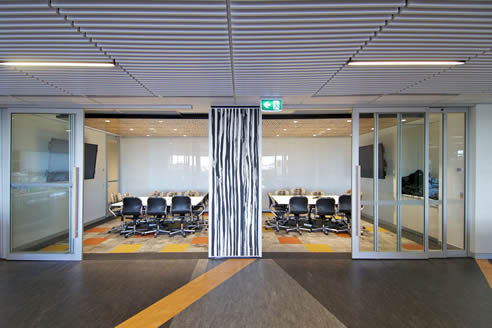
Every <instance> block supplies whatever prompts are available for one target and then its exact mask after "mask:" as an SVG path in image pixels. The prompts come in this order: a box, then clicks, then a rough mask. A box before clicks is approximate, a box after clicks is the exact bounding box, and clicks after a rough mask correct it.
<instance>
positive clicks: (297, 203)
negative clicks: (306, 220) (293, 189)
mask: <svg viewBox="0 0 492 328" xmlns="http://www.w3.org/2000/svg"><path fill="white" fill-rule="evenodd" d="M289 212H290V213H293V214H304V213H307V212H308V199H307V197H304V196H294V197H291V198H290V199H289Z"/></svg>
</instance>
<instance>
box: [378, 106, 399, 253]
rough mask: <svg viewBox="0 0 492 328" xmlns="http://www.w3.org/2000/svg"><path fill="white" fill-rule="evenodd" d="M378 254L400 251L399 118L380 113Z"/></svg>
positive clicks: (395, 115)
mask: <svg viewBox="0 0 492 328" xmlns="http://www.w3.org/2000/svg"><path fill="white" fill-rule="evenodd" d="M378 121H379V122H378V127H379V129H378V130H379V131H378V143H379V148H378V149H379V157H380V160H379V162H380V163H381V164H380V165H379V166H380V167H379V173H380V174H379V179H378V197H379V206H378V226H379V228H378V234H379V235H378V236H379V242H378V251H380V252H395V251H396V249H397V235H396V232H397V229H396V227H397V226H398V222H397V219H396V218H397V211H396V209H397V206H396V205H397V198H398V192H397V191H398V178H397V176H398V167H397V166H398V116H397V114H379V120H378Z"/></svg>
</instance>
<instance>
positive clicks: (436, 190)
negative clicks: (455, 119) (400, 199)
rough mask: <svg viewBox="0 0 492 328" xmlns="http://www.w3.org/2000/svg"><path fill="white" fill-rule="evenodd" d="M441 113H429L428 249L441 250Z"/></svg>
mask: <svg viewBox="0 0 492 328" xmlns="http://www.w3.org/2000/svg"><path fill="white" fill-rule="evenodd" d="M441 181H442V114H441V113H430V114H429V250H442V183H441Z"/></svg>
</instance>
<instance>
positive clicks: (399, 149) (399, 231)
mask: <svg viewBox="0 0 492 328" xmlns="http://www.w3.org/2000/svg"><path fill="white" fill-rule="evenodd" d="M396 122H397V128H396V130H397V140H398V141H397V154H398V155H397V165H396V231H397V236H396V251H397V252H401V237H402V220H401V152H402V136H401V134H402V123H401V114H400V113H398V114H397V115H396Z"/></svg>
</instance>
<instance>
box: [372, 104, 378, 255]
mask: <svg viewBox="0 0 492 328" xmlns="http://www.w3.org/2000/svg"><path fill="white" fill-rule="evenodd" d="M378 145H379V114H378V113H374V155H373V167H374V173H373V177H374V179H373V190H374V220H373V234H374V251H375V252H377V251H378V250H379V160H378V159H379V147H378Z"/></svg>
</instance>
